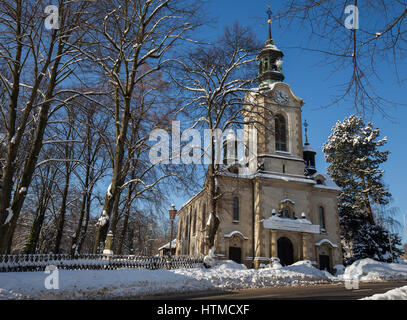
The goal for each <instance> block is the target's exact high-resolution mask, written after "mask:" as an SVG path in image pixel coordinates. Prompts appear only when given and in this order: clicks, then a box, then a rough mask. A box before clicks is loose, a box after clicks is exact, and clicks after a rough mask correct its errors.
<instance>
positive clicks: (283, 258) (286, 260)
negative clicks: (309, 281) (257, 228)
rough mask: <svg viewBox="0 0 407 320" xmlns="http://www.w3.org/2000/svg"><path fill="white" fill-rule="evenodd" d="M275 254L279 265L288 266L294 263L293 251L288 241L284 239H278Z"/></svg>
mask: <svg viewBox="0 0 407 320" xmlns="http://www.w3.org/2000/svg"><path fill="white" fill-rule="evenodd" d="M277 252H278V258H279V259H280V263H281V265H283V266H288V265H290V264H293V263H294V249H293V244H292V243H291V241H290V239H288V238H286V237H282V238H280V239H278V241H277Z"/></svg>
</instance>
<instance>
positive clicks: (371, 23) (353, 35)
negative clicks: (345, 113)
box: [273, 0, 407, 118]
mask: <svg viewBox="0 0 407 320" xmlns="http://www.w3.org/2000/svg"><path fill="white" fill-rule="evenodd" d="M406 5H407V2H406V1H404V0H400V1H357V0H340V1H338V0H323V1H317V0H286V1H283V3H282V5H281V10H280V11H276V12H275V14H274V15H273V20H274V21H277V22H278V23H279V24H280V25H282V26H286V27H287V28H291V29H297V30H302V31H303V30H308V31H309V38H308V39H304V40H305V41H306V44H300V45H299V48H301V49H305V50H310V51H313V52H316V53H321V54H323V56H324V57H325V59H326V60H325V63H326V64H328V65H330V66H331V68H332V74H335V75H336V74H339V73H340V74H344V73H346V74H348V81H346V82H344V83H341V84H340V85H341V87H342V90H341V91H340V93H339V94H338V95H337V96H336V97H335V98H334V99H333V101H332V103H331V104H336V103H338V102H339V101H342V100H350V101H352V103H353V107H354V109H355V111H356V112H357V113H358V114H361V115H362V116H364V115H366V116H367V115H371V114H372V113H373V112H375V111H378V112H380V113H381V114H382V115H384V116H386V117H388V118H391V114H390V113H389V112H388V109H389V107H394V105H396V104H397V102H395V101H394V100H393V99H390V98H389V97H386V96H384V95H383V94H382V93H379V92H380V90H378V86H379V85H380V83H381V82H382V81H388V80H390V79H387V80H385V79H383V78H382V73H381V70H383V69H384V68H385V69H393V70H394V75H395V79H397V80H398V81H399V82H403V81H405V77H406V75H405V74H404V70H401V69H400V68H399V65H400V62H401V61H402V60H403V58H404V57H405V52H406V49H407V41H406V40H407V39H406V31H407V30H406V23H405V22H406V18H407V8H406ZM311 44H315V45H311ZM403 77H404V78H403ZM391 80H393V79H391Z"/></svg>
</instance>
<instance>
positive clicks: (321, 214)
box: [319, 207, 325, 229]
mask: <svg viewBox="0 0 407 320" xmlns="http://www.w3.org/2000/svg"><path fill="white" fill-rule="evenodd" d="M319 224H320V226H321V228H322V229H325V212H324V208H323V207H319Z"/></svg>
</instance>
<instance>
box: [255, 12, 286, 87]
mask: <svg viewBox="0 0 407 320" xmlns="http://www.w3.org/2000/svg"><path fill="white" fill-rule="evenodd" d="M271 14H272V11H271V10H270V5H269V8H268V10H267V15H268V21H267V23H268V39H267V41H266V43H265V47H264V48H263V49H262V50H261V52H260V53H259V54H258V56H257V60H258V62H259V72H258V82H259V88H260V89H265V88H267V87H268V86H269V85H270V84H271V83H274V82H282V81H283V80H284V75H283V73H282V65H283V56H284V54H283V52H282V51H281V50H279V49H278V48H277V47H276V45H275V44H274V40H273V38H272V37H271Z"/></svg>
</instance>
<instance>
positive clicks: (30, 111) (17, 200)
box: [0, 0, 88, 253]
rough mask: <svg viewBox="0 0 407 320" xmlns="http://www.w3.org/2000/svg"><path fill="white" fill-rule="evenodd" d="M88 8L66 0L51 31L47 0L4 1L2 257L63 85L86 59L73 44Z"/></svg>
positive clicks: (0, 50)
mask: <svg viewBox="0 0 407 320" xmlns="http://www.w3.org/2000/svg"><path fill="white" fill-rule="evenodd" d="M87 6H88V2H87V1H82V2H79V3H78V2H72V1H69V2H65V1H62V0H60V1H59V2H58V8H59V29H52V30H47V29H46V28H45V27H44V21H43V19H42V17H43V10H44V6H43V1H34V0H32V1H22V0H16V1H7V0H2V1H0V26H1V30H2V33H1V41H0V65H1V66H2V70H4V71H2V73H1V74H0V81H1V83H2V86H4V88H5V91H6V94H5V97H6V100H7V101H8V105H4V104H2V105H1V107H2V109H1V121H2V122H3V127H4V128H5V132H6V136H7V141H6V144H7V152H6V155H5V160H4V163H3V164H2V192H1V194H0V253H5V252H9V251H10V248H11V242H12V237H13V232H14V229H15V226H16V223H17V219H18V217H19V215H20V211H21V208H22V206H23V203H24V200H25V197H26V192H27V188H28V187H29V186H30V184H31V180H32V177H33V174H34V171H35V168H36V165H37V159H38V156H39V154H40V151H41V148H42V144H43V137H44V133H45V130H46V127H47V124H48V118H49V115H50V113H51V112H52V111H51V108H52V107H53V106H55V105H63V104H64V103H65V102H63V101H60V100H59V97H60V96H59V95H60V94H62V93H63V89H62V84H63V82H64V81H66V79H67V78H69V77H70V76H71V75H72V73H73V72H74V70H73V67H72V66H73V65H74V64H75V63H76V62H78V60H80V57H79V55H78V54H77V52H75V51H74V50H73V48H72V44H74V43H75V42H77V41H78V40H79V39H80V38H81V36H82V33H81V31H80V28H78V26H79V25H81V19H82V13H83V11H84V9H85V8H86V7H87ZM63 99H65V100H66V99H67V97H66V95H64V96H63ZM68 100H69V98H68ZM55 107H56V108H57V106H55ZM30 126H32V127H34V130H33V132H32V133H31V135H32V137H33V139H32V141H31V143H30V147H29V149H28V150H22V146H24V143H23V140H25V139H26V135H27V132H26V129H27V128H28V127H30ZM19 155H20V156H21V157H22V158H23V159H24V165H23V166H21V172H20V173H19V172H18V170H17V169H18V168H16V163H15V160H16V159H17V158H18V156H19ZM17 173H18V175H17Z"/></svg>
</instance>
